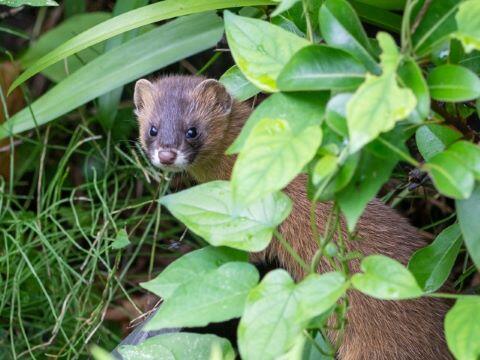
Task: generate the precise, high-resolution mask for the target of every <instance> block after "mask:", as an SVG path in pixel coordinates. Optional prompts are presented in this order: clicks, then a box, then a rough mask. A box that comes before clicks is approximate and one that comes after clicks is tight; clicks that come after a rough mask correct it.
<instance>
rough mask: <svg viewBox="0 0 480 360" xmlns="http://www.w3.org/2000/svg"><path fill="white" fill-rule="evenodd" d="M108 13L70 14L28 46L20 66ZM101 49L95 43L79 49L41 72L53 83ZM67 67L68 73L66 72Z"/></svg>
mask: <svg viewBox="0 0 480 360" xmlns="http://www.w3.org/2000/svg"><path fill="white" fill-rule="evenodd" d="M111 16H112V15H111V14H110V13H106V12H92V13H87V14H79V15H75V16H72V17H70V18H68V19H67V20H65V21H64V22H62V23H61V24H60V25H58V26H56V27H54V28H53V29H52V30H50V31H48V32H46V33H45V34H43V35H42V36H40V38H39V39H38V41H37V42H35V43H34V44H33V45H32V46H30V47H29V48H28V50H27V51H26V52H25V54H24V55H23V56H22V57H21V58H20V63H21V64H22V67H24V68H26V67H29V66H31V65H32V64H33V63H35V62H36V61H37V60H38V59H39V58H41V57H42V56H45V55H47V54H48V53H50V52H51V51H53V50H54V49H55V48H56V47H57V46H59V45H61V44H63V43H64V42H66V41H68V40H69V39H71V38H72V37H74V36H75V35H78V34H80V33H81V32H83V31H85V30H88V29H89V28H91V27H93V26H95V25H97V24H99V23H101V22H103V21H106V20H108V19H110V18H111ZM102 51H103V45H102V44H97V45H95V46H93V47H91V48H89V49H85V50H83V51H80V52H79V53H78V54H77V55H76V56H70V57H68V58H66V59H64V60H63V61H59V62H57V63H55V64H53V65H51V66H49V67H47V68H46V69H44V70H43V71H42V74H43V75H45V76H46V77H47V78H49V79H50V80H52V81H53V82H55V83H58V82H60V81H62V80H63V79H65V78H66V77H67V76H68V74H72V73H74V72H75V71H77V70H78V69H80V68H81V67H82V66H83V65H84V64H86V63H89V62H90V61H92V60H93V59H95V58H96V57H98V55H99V54H101V53H102ZM66 69H68V73H67V72H66Z"/></svg>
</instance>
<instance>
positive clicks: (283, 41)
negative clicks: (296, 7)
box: [224, 11, 309, 92]
mask: <svg viewBox="0 0 480 360" xmlns="http://www.w3.org/2000/svg"><path fill="white" fill-rule="evenodd" d="M224 18H225V33H226V35H227V40H228V45H229V46H230V51H231V52H232V56H233V58H234V59H235V63H236V64H237V66H238V67H239V69H240V70H241V71H242V72H243V74H244V75H245V76H246V78H247V79H248V80H250V81H251V82H252V83H253V84H254V85H255V86H257V87H258V88H259V89H262V90H264V91H269V92H274V91H277V90H278V89H277V77H278V74H279V73H280V71H281V70H282V68H283V67H284V66H285V64H286V63H287V62H288V61H289V60H290V58H291V57H292V55H293V54H294V53H295V52H297V51H298V50H300V49H301V48H302V47H304V46H307V45H308V44H309V43H308V41H306V40H305V39H302V38H300V37H298V36H296V35H294V34H292V33H291V32H288V31H286V30H283V29H282V28H281V27H279V26H276V25H272V24H270V23H268V22H266V21H263V20H258V19H250V18H246V17H242V16H237V15H234V14H233V13H231V12H229V11H225V13H224Z"/></svg>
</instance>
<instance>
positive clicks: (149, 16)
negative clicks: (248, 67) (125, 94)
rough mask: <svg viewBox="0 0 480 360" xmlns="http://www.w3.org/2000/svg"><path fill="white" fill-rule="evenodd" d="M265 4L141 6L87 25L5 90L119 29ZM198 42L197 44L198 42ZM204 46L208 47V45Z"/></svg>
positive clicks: (190, 1) (167, 2)
mask: <svg viewBox="0 0 480 360" xmlns="http://www.w3.org/2000/svg"><path fill="white" fill-rule="evenodd" d="M269 4H272V2H271V1H268V0H182V1H177V0H164V1H160V2H158V3H155V4H151V5H148V6H143V7H141V8H139V9H135V10H132V11H129V12H127V13H124V14H122V15H119V16H116V17H114V18H113V19H110V20H108V21H105V22H103V23H101V24H98V25H97V26H94V27H92V28H90V29H89V30H87V31H85V32H83V33H81V34H79V35H77V36H75V37H74V38H72V39H70V40H68V41H67V42H65V43H64V44H62V45H60V46H59V47H58V48H56V49H55V50H53V51H51V52H50V53H49V54H47V55H45V56H43V57H42V58H40V59H38V60H37V61H36V62H35V63H34V64H32V65H31V66H30V67H29V68H28V69H27V70H26V71H25V72H24V73H23V74H21V75H20V76H19V77H18V78H17V79H16V80H15V82H14V83H13V84H12V86H10V89H9V93H11V92H12V91H13V89H15V88H16V87H17V86H18V85H20V84H22V83H24V82H25V81H26V80H28V79H29V78H31V77H32V76H33V75H35V74H37V73H39V72H40V71H42V70H43V69H45V68H46V67H48V66H50V65H52V64H55V63H56V62H58V61H60V60H62V59H64V58H66V57H68V56H70V55H73V54H75V53H76V52H79V51H81V50H83V49H86V48H88V47H90V46H92V45H95V44H97V43H99V42H102V41H104V40H107V39H109V38H111V37H113V36H115V35H118V34H121V33H123V32H126V31H129V30H132V29H136V28H138V27H141V26H144V25H148V24H153V23H155V22H158V21H162V20H167V19H171V18H174V17H177V16H183V15H189V14H195V13H199V12H205V11H209V10H217V9H223V8H231V7H241V6H249V5H269ZM192 28H195V26H194V25H192V26H191V28H190V30H191V29H192ZM189 35H191V36H193V35H194V34H193V33H192V32H191V33H190V34H189ZM199 42H200V43H201V41H199ZM169 43H171V39H170V40H165V42H162V43H161V46H162V47H164V46H166V45H167V44H169ZM200 45H201V44H197V46H200ZM155 47H156V46H153V47H147V48H148V50H150V51H151V50H152V49H155ZM205 48H208V46H206V47H205ZM184 57H187V56H184Z"/></svg>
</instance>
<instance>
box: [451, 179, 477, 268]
mask: <svg viewBox="0 0 480 360" xmlns="http://www.w3.org/2000/svg"><path fill="white" fill-rule="evenodd" d="M455 208H456V209H457V217H458V223H459V224H460V229H462V234H463V239H464V241H465V245H466V246H467V250H468V253H469V254H470V256H471V257H472V260H473V262H474V263H475V265H476V267H477V269H480V221H478V214H480V185H479V184H477V186H476V187H475V190H473V192H472V195H471V196H470V198H468V199H466V200H457V201H455Z"/></svg>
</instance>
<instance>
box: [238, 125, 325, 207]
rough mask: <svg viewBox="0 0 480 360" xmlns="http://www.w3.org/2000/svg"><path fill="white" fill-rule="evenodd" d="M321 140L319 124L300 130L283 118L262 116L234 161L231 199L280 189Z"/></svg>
mask: <svg viewBox="0 0 480 360" xmlns="http://www.w3.org/2000/svg"><path fill="white" fill-rule="evenodd" d="M321 142H322V131H321V129H320V126H318V125H312V126H308V127H305V128H304V129H302V130H301V131H298V130H296V129H295V128H294V127H293V126H291V125H290V122H289V121H286V120H283V119H269V118H265V119H262V120H261V121H260V122H259V123H258V124H257V125H255V127H254V128H253V129H252V132H251V133H250V135H249V137H248V139H247V141H246V143H245V147H244V148H243V149H242V151H241V152H240V155H239V156H238V158H237V161H236V162H235V166H234V167H233V172H232V188H233V190H232V191H233V196H234V199H235V201H237V202H238V203H239V204H250V203H252V202H254V201H255V200H257V199H259V198H262V197H264V196H265V195H268V194H271V193H274V192H276V191H278V190H281V189H283V188H284V187H285V186H286V185H287V184H288V183H289V182H290V181H291V180H293V179H294V178H295V177H296V176H297V175H298V173H299V172H300V171H301V170H302V168H303V167H304V166H305V165H306V164H307V163H308V162H309V161H310V160H311V159H312V158H313V156H314V155H315V153H316V151H317V148H318V146H319V145H320V143H321Z"/></svg>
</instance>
